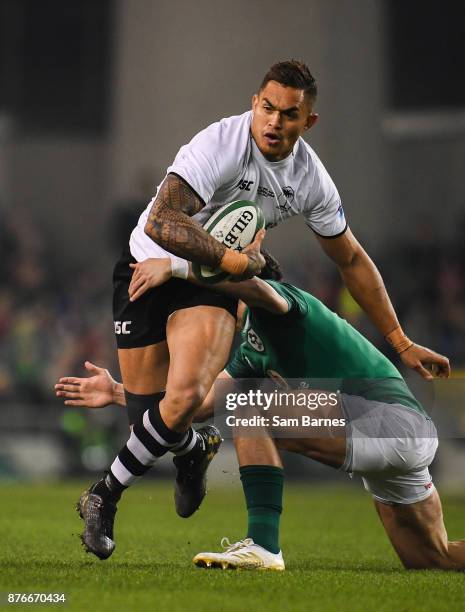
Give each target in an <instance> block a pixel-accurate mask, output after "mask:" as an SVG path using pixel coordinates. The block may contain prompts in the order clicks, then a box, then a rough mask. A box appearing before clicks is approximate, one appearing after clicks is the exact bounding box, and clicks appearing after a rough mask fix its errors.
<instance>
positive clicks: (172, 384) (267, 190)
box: [79, 61, 434, 558]
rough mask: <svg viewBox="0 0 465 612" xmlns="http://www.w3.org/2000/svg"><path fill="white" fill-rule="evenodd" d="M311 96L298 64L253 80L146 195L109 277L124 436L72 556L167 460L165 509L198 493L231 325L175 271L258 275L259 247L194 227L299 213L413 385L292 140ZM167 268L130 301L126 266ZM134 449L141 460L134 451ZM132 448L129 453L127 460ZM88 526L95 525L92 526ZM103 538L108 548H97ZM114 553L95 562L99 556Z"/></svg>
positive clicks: (368, 274)
mask: <svg viewBox="0 0 465 612" xmlns="http://www.w3.org/2000/svg"><path fill="white" fill-rule="evenodd" d="M315 99H316V85H315V80H314V78H313V76H312V75H311V74H310V71H309V70H308V68H307V67H306V66H305V65H304V64H301V63H299V62H296V61H288V62H281V63H278V64H275V65H274V66H272V67H271V68H270V70H269V71H268V72H267V74H266V75H265V77H264V79H263V82H262V84H261V86H260V89H259V92H258V94H256V95H254V96H253V99H252V110H251V111H248V112H246V113H244V114H242V115H239V116H235V117H229V118H227V119H223V120H221V121H219V122H217V123H214V124H212V125H210V126H209V127H207V128H206V129H204V130H203V131H201V132H200V133H198V134H197V135H196V136H195V137H194V138H193V139H192V140H191V142H190V143H189V144H187V145H185V146H184V147H182V148H181V149H180V151H179V153H178V154H177V156H176V158H175V160H174V162H173V164H172V165H171V166H170V167H169V168H168V170H167V175H166V177H165V179H164V180H163V182H162V183H161V185H160V186H159V188H158V190H157V194H156V196H155V197H154V199H153V200H152V202H150V204H149V205H148V207H147V209H146V210H145V211H144V212H143V214H142V215H141V217H140V219H139V222H138V225H137V227H136V228H135V229H134V230H133V232H132V234H131V238H130V243H129V250H127V251H126V252H125V254H124V255H123V257H122V259H121V260H120V261H119V262H118V263H117V265H116V267H115V271H114V300H113V313H114V322H115V334H116V340H117V345H118V357H119V363H120V369H121V374H122V378H123V384H124V389H125V396H126V402H127V405H128V414H129V417H130V420H131V422H132V423H133V424H134V427H133V432H132V438H131V440H130V441H129V443H128V446H126V447H125V448H124V449H123V451H122V452H121V453H120V454H119V456H118V458H117V459H116V460H115V462H114V463H113V464H112V466H111V469H110V471H109V473H108V474H107V476H106V477H104V478H102V479H101V480H100V481H99V482H97V483H96V484H95V485H93V486H92V487H91V488H90V489H89V491H87V492H86V493H85V494H84V495H83V496H82V497H81V500H80V502H79V511H80V514H81V516H82V518H83V520H84V522H85V525H86V527H85V532H84V536H83V540H84V544H85V546H86V547H87V548H88V550H91V551H92V552H95V550H96V549H98V545H97V546H94V544H93V542H92V536H91V535H89V534H90V530H89V526H90V524H91V523H92V524H93V525H94V529H93V531H94V533H97V532H99V530H100V532H102V530H103V531H104V530H105V529H107V531H108V533H110V532H111V527H108V528H106V527H105V525H110V524H112V522H113V516H114V513H115V511H116V502H117V501H118V499H119V497H120V496H121V493H122V492H123V490H124V489H125V488H127V487H128V486H129V485H130V484H131V483H132V482H133V481H134V479H135V478H137V477H140V476H142V475H143V474H144V473H145V471H146V470H147V469H148V467H147V463H146V462H147V460H148V459H150V461H152V463H153V462H155V461H156V459H157V458H158V457H160V456H161V455H163V454H165V453H166V452H168V451H171V452H173V453H174V454H175V455H177V456H176V457H175V459H174V462H175V464H176V466H177V469H178V473H177V478H176V494H175V500H176V509H177V511H178V513H179V514H180V515H181V516H185V517H187V516H190V514H192V513H193V512H194V511H195V510H196V509H197V508H198V506H199V504H200V502H201V500H202V497H203V495H204V492H205V486H204V473H205V470H206V469H207V466H208V462H209V459H208V458H209V457H212V456H213V455H214V453H215V452H216V450H217V446H218V444H219V437H218V436H217V435H216V434H215V432H214V431H213V430H204V431H202V432H200V433H199V434H197V435H196V434H195V432H194V431H193V430H192V428H191V422H192V416H193V414H194V412H195V410H196V408H197V407H198V406H199V405H200V404H201V403H202V401H203V400H204V398H205V395H206V393H207V392H208V390H209V389H210V387H211V385H212V383H213V381H214V380H215V378H216V376H217V374H218V373H219V372H220V371H221V369H222V368H223V366H224V364H225V363H226V360H227V357H228V354H229V350H230V347H231V342H232V337H233V333H234V324H235V318H234V313H235V307H236V305H235V303H234V300H229V299H228V298H225V297H224V296H222V295H218V294H215V293H214V292H213V291H211V290H208V289H204V288H198V287H192V286H190V285H189V284H188V283H187V282H186V281H185V278H186V275H187V260H189V261H193V262H197V263H199V264H203V265H207V266H210V267H212V268H215V267H217V266H220V267H221V268H222V269H223V270H224V271H227V272H228V273H230V274H231V275H232V276H233V277H235V278H236V279H241V278H250V277H252V276H253V275H254V274H256V273H258V272H259V271H260V269H261V267H262V266H263V263H264V261H263V258H262V257H261V255H260V253H259V250H258V249H250V250H249V251H248V252H247V253H244V252H243V253H238V252H235V251H232V250H230V249H227V248H226V247H225V246H224V245H222V244H220V243H219V242H217V241H216V240H215V239H214V238H213V237H211V236H210V235H208V234H207V233H206V232H205V231H204V230H203V228H202V227H201V225H200V223H203V222H204V221H205V220H207V219H208V218H209V217H210V216H211V215H212V214H213V213H214V211H215V210H216V209H217V208H218V207H219V206H221V205H223V204H225V203H227V202H231V201H233V200H238V199H244V197H246V198H247V199H249V200H253V201H255V202H256V203H257V204H258V206H260V207H261V208H262V210H263V213H264V217H265V221H266V226H267V227H268V228H270V227H274V226H275V225H278V224H280V223H281V222H282V221H284V220H286V219H288V218H290V217H292V216H294V215H302V216H303V218H304V222H305V223H306V224H307V225H308V226H309V227H310V228H311V229H312V230H313V232H314V233H315V235H316V236H317V239H318V241H319V242H320V244H321V246H322V248H323V249H324V251H325V252H326V253H327V254H328V255H329V256H330V257H331V259H332V260H333V261H334V262H335V264H336V265H337V266H338V268H339V270H340V273H341V276H342V278H343V280H344V282H345V284H346V286H347V288H348V289H349V291H350V293H351V294H352V296H353V297H354V299H355V300H356V301H357V302H358V303H359V304H360V306H361V307H362V308H363V309H364V310H365V312H366V313H367V314H368V316H369V317H370V319H371V320H372V321H373V323H374V324H375V325H376V327H377V328H378V330H379V331H380V333H381V334H382V335H383V336H385V337H386V339H387V340H388V342H390V343H391V344H392V346H393V347H394V348H395V349H396V350H397V351H398V352H399V353H401V358H402V360H403V362H404V363H405V364H406V365H408V366H409V367H411V368H414V369H416V370H418V371H419V372H420V373H421V374H422V375H423V376H425V377H430V373H429V372H428V371H427V370H426V369H425V368H424V367H423V365H422V362H427V361H431V360H432V359H434V354H433V353H431V352H430V351H428V349H425V348H422V347H419V346H417V345H415V344H413V343H412V342H411V341H410V340H409V339H408V338H407V337H406V336H405V334H404V333H403V331H402V329H401V327H400V325H399V322H398V320H397V317H396V314H395V311H394V309H393V307H392V304H391V302H390V300H389V297H388V295H387V292H386V290H385V288H384V284H383V282H382V279H381V277H380V274H379V272H378V270H377V269H376V267H375V265H374V264H373V262H372V261H371V259H370V258H369V257H368V255H367V254H366V253H365V251H364V250H363V248H362V247H361V246H360V244H359V243H358V242H357V240H356V239H355V238H354V236H353V234H352V233H351V231H350V229H349V228H348V227H347V224H346V220H345V216H344V211H343V208H342V204H341V201H340V197H339V194H338V192H337V189H336V187H335V185H334V183H333V181H332V180H331V178H330V177H329V175H328V173H327V172H326V170H325V168H324V166H323V164H322V163H321V161H320V160H319V159H318V157H317V155H316V154H315V152H314V151H313V150H312V149H311V147H310V146H309V145H308V144H307V143H306V142H305V141H304V140H303V138H302V136H303V134H304V133H305V132H307V131H308V130H309V129H310V128H311V127H312V126H313V125H314V124H315V121H316V120H317V114H316V113H315V111H314V104H315ZM161 257H169V258H170V260H171V265H172V269H173V274H174V277H175V278H173V279H172V280H171V281H170V282H168V283H166V284H165V285H163V286H161V287H156V288H154V289H152V290H151V291H150V292H148V293H146V294H144V296H143V297H142V299H141V300H137V301H136V302H131V301H130V300H129V297H128V288H129V284H130V281H131V269H130V268H129V264H131V263H132V264H134V263H135V262H141V261H143V260H145V259H147V258H161ZM135 440H138V442H141V443H142V444H143V446H144V448H145V449H146V452H145V454H144V456H143V457H142V459H143V461H141V460H140V459H141V457H140V456H139V457H138V456H136V455H135V454H134V452H133V451H134V449H135V448H136V446H137V444H135ZM131 449H132V450H131ZM96 525H100V527H99V528H97V527H96ZM109 539H110V540H111V538H109ZM112 550H113V548H112V547H111V546H110V547H109V548H108V550H107V549H104V550H100V551H99V552H97V553H96V554H98V555H99V556H100V557H102V558H106V557H108V556H109V555H110V554H111V553H112Z"/></svg>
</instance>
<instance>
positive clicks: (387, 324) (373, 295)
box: [339, 249, 399, 336]
mask: <svg viewBox="0 0 465 612" xmlns="http://www.w3.org/2000/svg"><path fill="white" fill-rule="evenodd" d="M339 271H340V273H341V276H342V279H343V281H344V283H345V285H346V287H347V289H348V290H349V292H350V294H351V295H352V297H353V298H354V300H355V301H356V302H357V303H358V304H359V305H360V306H361V308H363V310H364V311H365V312H366V313H367V315H368V316H369V317H370V319H371V321H372V322H373V323H374V325H375V326H376V327H377V329H378V330H379V331H380V332H381V334H382V335H383V336H387V335H388V334H389V333H390V332H392V330H393V329H395V328H396V327H398V326H399V321H398V319H397V315H396V312H395V310H394V307H393V305H392V303H391V300H390V299H389V295H388V293H387V291H386V287H385V286H384V282H383V279H382V278H381V274H380V273H379V271H378V268H377V267H376V266H375V264H374V263H373V261H372V260H371V259H370V257H368V255H367V254H366V253H365V251H364V250H363V249H360V251H359V252H358V253H356V254H355V255H354V257H353V259H352V261H351V262H350V263H348V264H347V265H344V266H339Z"/></svg>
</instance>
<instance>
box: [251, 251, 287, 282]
mask: <svg viewBox="0 0 465 612" xmlns="http://www.w3.org/2000/svg"><path fill="white" fill-rule="evenodd" d="M260 252H261V254H262V255H263V257H264V258H265V262H266V263H265V266H264V267H263V268H262V271H261V272H260V274H258V275H257V276H258V278H261V279H262V280H273V281H277V282H278V283H280V282H281V281H282V280H283V271H282V269H281V265H280V263H279V261H278V260H277V259H275V258H274V257H273V255H272V254H271V253H268V251H265V249H260Z"/></svg>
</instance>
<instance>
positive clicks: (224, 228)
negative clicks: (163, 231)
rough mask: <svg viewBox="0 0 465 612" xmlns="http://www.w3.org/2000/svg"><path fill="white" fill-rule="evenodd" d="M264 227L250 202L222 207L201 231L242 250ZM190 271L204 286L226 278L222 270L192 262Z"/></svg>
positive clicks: (262, 217)
mask: <svg viewBox="0 0 465 612" xmlns="http://www.w3.org/2000/svg"><path fill="white" fill-rule="evenodd" d="M263 227H265V217H264V216H263V212H262V209H261V208H259V207H258V206H257V205H256V204H255V203H254V202H250V201H249V200H239V201H237V202H232V203H231V204H225V205H224V206H222V207H221V208H220V209H219V210H217V211H216V213H215V214H214V215H213V216H212V217H210V219H208V221H207V222H206V223H205V225H204V226H203V229H204V230H205V231H206V232H208V233H209V234H210V235H211V236H213V238H215V239H216V240H218V241H219V242H221V243H222V244H224V245H225V246H226V247H228V248H229V249H233V250H234V251H242V250H243V249H245V247H247V246H249V244H250V243H251V242H253V240H254V238H255V236H256V235H257V232H258V231H259V230H261V229H262V228H263ZM192 271H193V272H194V274H195V276H196V277H197V278H198V279H199V280H200V281H202V282H204V283H211V284H214V283H219V282H221V281H224V280H226V279H227V278H228V277H229V274H228V273H227V272H224V271H223V270H221V268H219V267H218V268H215V269H212V268H209V267H207V266H201V265H200V264H196V263H193V264H192Z"/></svg>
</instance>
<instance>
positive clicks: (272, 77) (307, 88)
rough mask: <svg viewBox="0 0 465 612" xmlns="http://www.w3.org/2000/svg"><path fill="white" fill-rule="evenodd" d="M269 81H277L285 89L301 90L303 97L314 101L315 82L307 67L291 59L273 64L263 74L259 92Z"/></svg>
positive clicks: (315, 92)
mask: <svg viewBox="0 0 465 612" xmlns="http://www.w3.org/2000/svg"><path fill="white" fill-rule="evenodd" d="M269 81H277V82H278V83H281V85H285V86H286V87H294V88H295V89H303V90H304V92H305V95H306V96H307V97H308V98H309V99H310V100H311V101H312V102H314V101H315V99H316V94H317V88H316V80H315V78H314V77H313V76H312V74H311V72H310V70H309V68H308V66H307V65H306V64H304V63H303V62H299V61H298V60H294V59H292V60H287V61H284V62H277V63H276V64H273V65H272V66H271V68H270V69H269V70H268V72H267V73H266V74H265V76H264V78H263V81H262V84H261V85H260V89H259V91H261V90H262V89H264V88H265V87H266V84H267V83H268V82H269Z"/></svg>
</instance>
